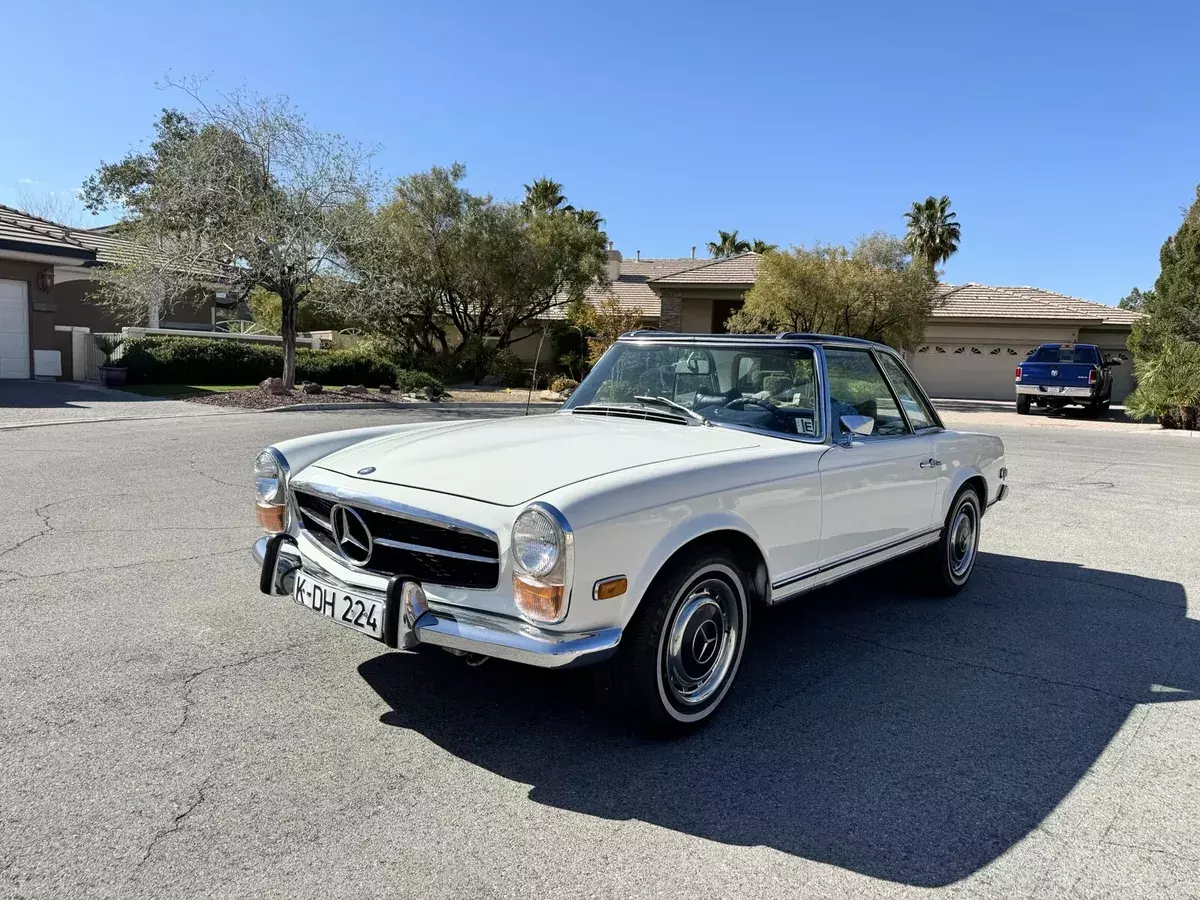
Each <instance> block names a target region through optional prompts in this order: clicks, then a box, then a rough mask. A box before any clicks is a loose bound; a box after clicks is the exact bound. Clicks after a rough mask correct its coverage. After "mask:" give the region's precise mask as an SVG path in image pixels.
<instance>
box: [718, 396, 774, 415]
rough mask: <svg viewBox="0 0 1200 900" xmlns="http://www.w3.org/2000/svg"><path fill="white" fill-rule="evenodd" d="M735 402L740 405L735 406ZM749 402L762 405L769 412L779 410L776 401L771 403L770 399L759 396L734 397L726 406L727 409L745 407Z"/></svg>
mask: <svg viewBox="0 0 1200 900" xmlns="http://www.w3.org/2000/svg"><path fill="white" fill-rule="evenodd" d="M735 403H736V404H738V405H737V406H734V404H735ZM747 403H753V404H754V405H755V406H760V407H762V408H763V409H765V410H767V411H768V412H772V413H773V412H776V411H777V407H776V406H775V404H774V403H771V402H770V401H769V400H760V399H758V398H757V397H734V398H733V399H732V400H730V401H729V402H728V403H726V404H725V408H726V409H745V408H746V404H747Z"/></svg>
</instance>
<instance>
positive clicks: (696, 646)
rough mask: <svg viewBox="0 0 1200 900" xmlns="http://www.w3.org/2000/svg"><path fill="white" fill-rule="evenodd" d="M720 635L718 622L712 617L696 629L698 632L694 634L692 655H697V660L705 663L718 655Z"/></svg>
mask: <svg viewBox="0 0 1200 900" xmlns="http://www.w3.org/2000/svg"><path fill="white" fill-rule="evenodd" d="M719 636H720V632H719V631H718V629H717V623H716V622H714V621H713V620H712V619H709V620H708V621H706V622H704V623H703V624H702V625H701V626H700V627H699V628H697V629H696V633H695V634H694V635H692V655H693V656H694V657H696V662H698V663H700V665H704V664H705V663H707V662H708V661H709V660H710V659H712V658H713V656H715V655H716V652H717V638H718V637H719Z"/></svg>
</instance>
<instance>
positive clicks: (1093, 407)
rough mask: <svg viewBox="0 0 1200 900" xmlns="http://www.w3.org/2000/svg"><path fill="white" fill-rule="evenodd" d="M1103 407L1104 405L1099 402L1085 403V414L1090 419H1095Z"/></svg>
mask: <svg viewBox="0 0 1200 900" xmlns="http://www.w3.org/2000/svg"><path fill="white" fill-rule="evenodd" d="M1103 406H1104V404H1102V403H1101V402H1100V401H1099V400H1093V401H1092V402H1091V403H1085V404H1084V407H1083V414H1084V415H1085V416H1087V417H1088V418H1089V419H1094V418H1096V417H1097V416H1099V415H1100V411H1101V409H1102V408H1103Z"/></svg>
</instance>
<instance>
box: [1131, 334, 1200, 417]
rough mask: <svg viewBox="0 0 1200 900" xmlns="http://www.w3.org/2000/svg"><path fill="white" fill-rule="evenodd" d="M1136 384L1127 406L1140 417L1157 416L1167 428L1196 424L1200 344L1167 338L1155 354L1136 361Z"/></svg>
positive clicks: (1199, 392) (1198, 396)
mask: <svg viewBox="0 0 1200 900" xmlns="http://www.w3.org/2000/svg"><path fill="white" fill-rule="evenodd" d="M1136 372H1137V378H1138V384H1137V387H1136V388H1135V389H1134V391H1133V393H1131V394H1130V395H1129V396H1128V397H1127V398H1126V399H1125V408H1126V410H1128V412H1129V413H1130V414H1131V415H1133V416H1136V417H1138V418H1154V419H1157V420H1158V422H1159V424H1160V425H1162V426H1163V427H1164V428H1186V429H1188V430H1192V429H1195V427H1196V411H1197V409H1198V408H1200V344H1197V343H1194V342H1192V341H1179V340H1174V341H1168V342H1167V343H1165V344H1164V345H1163V347H1162V349H1161V350H1160V351H1159V353H1157V354H1156V355H1154V356H1151V357H1147V358H1145V359H1139V360H1138V361H1137V363H1136Z"/></svg>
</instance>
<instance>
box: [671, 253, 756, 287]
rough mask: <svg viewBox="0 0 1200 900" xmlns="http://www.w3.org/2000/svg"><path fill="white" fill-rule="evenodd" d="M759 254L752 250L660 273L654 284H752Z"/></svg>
mask: <svg viewBox="0 0 1200 900" xmlns="http://www.w3.org/2000/svg"><path fill="white" fill-rule="evenodd" d="M759 259H760V256H759V254H757V253H755V252H754V251H753V250H750V251H747V252H746V253H739V254H737V255H736V256H730V257H727V258H725V259H716V260H713V261H712V262H708V263H704V264H703V265H700V266H697V267H696V268H694V269H688V270H686V271H683V272H675V273H673V274H670V275H662V276H659V277H657V278H655V279H653V280H654V283H655V284H664V285H669V284H754V279H755V278H756V277H757V275H758V261H759Z"/></svg>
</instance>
